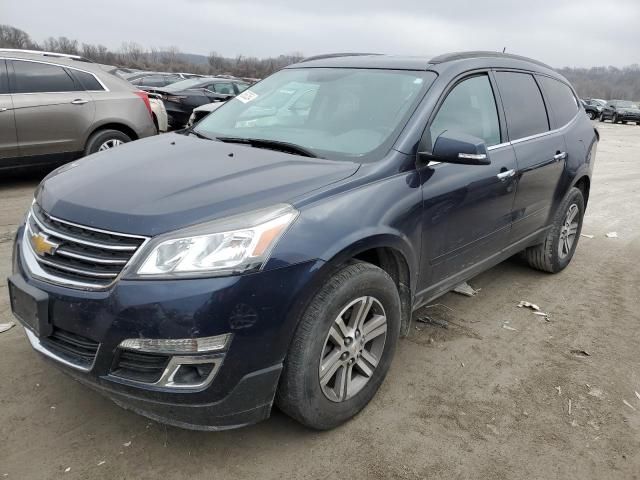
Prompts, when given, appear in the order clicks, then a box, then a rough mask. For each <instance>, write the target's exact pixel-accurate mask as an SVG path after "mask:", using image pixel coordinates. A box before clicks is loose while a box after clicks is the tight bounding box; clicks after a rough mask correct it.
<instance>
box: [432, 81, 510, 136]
mask: <svg viewBox="0 0 640 480" xmlns="http://www.w3.org/2000/svg"><path fill="white" fill-rule="evenodd" d="M445 130H448V131H452V132H459V133H466V134H467V135H473V136H474V137H477V138H481V139H483V140H484V141H485V143H486V144H487V146H491V145H497V144H498V143H500V123H499V122H498V110H497V108H496V101H495V98H494V96H493V89H492V88H491V83H490V82H489V78H488V77H487V76H486V75H480V76H477V77H472V78H469V79H467V80H464V81H462V82H461V83H459V84H458V85H456V86H455V87H454V88H453V90H451V92H450V93H449V95H448V96H447V98H446V99H445V101H444V102H443V103H442V106H441V107H440V110H438V113H437V114H436V117H435V119H434V120H433V123H432V124H431V128H430V133H431V142H432V143H435V141H436V139H437V138H438V136H440V134H441V133H442V132H444V131H445Z"/></svg>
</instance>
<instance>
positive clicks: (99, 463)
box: [98, 460, 107, 467]
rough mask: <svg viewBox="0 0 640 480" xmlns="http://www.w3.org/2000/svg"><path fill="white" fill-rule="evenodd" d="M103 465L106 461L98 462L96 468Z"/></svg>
mask: <svg viewBox="0 0 640 480" xmlns="http://www.w3.org/2000/svg"><path fill="white" fill-rule="evenodd" d="M105 463H107V461H106V460H100V461H99V462H98V466H99V467H100V466H102V465H104V464H105Z"/></svg>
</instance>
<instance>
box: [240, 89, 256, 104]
mask: <svg viewBox="0 0 640 480" xmlns="http://www.w3.org/2000/svg"><path fill="white" fill-rule="evenodd" d="M236 98H237V99H238V100H240V101H241V102H242V103H249V102H250V101H252V100H255V99H256V98H258V94H257V93H253V92H252V91H251V90H245V91H244V92H242V93H241V94H240V95H238V96H237V97H236Z"/></svg>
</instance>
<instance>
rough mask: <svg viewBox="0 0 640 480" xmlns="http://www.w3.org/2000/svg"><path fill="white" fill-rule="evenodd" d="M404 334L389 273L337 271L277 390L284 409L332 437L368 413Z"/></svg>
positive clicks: (306, 319) (355, 267)
mask: <svg viewBox="0 0 640 480" xmlns="http://www.w3.org/2000/svg"><path fill="white" fill-rule="evenodd" d="M399 333H400V297H399V295H398V290H397V288H396V285H395V282H394V281H393V280H392V279H391V277H390V276H389V275H388V274H387V273H386V272H385V271H384V270H382V269H380V268H378V267H376V266H374V265H371V264H369V263H364V262H353V263H350V264H348V265H346V266H344V267H343V268H341V269H340V270H338V271H337V272H336V273H335V274H334V275H333V276H332V277H331V278H330V279H329V281H328V282H327V283H326V284H325V285H324V286H323V287H322V288H321V289H320V290H319V291H318V293H317V294H316V295H315V297H314V298H313V300H312V301H311V303H310V305H309V306H308V307H307V309H306V311H305V313H304V315H303V317H302V319H301V320H300V324H299V325H298V328H297V330H296V333H295V336H294V339H293V342H292V344H291V347H290V349H289V353H288V355H287V358H286V360H285V364H284V370H283V372H282V377H281V380H280V385H279V387H278V394H277V396H276V403H277V405H278V407H279V408H280V409H281V410H282V411H283V412H285V413H286V414H288V415H289V416H291V417H293V418H295V419H296V420H298V421H299V422H301V423H302V424H304V425H306V426H308V427H311V428H315V429H318V430H327V429H330V428H334V427H337V426H338V425H340V424H342V423H344V422H346V421H347V420H349V419H350V418H352V417H353V416H355V415H356V414H357V413H358V412H359V411H360V410H362V409H363V408H364V407H365V406H366V405H367V404H368V403H369V401H370V400H371V399H372V398H373V396H374V395H375V393H376V392H377V391H378V388H379V387H380V385H381V384H382V381H383V380H384V377H385V375H386V374H387V371H388V370H389V366H390V365H391V360H392V358H393V354H394V352H395V348H396V343H397V340H398V335H399Z"/></svg>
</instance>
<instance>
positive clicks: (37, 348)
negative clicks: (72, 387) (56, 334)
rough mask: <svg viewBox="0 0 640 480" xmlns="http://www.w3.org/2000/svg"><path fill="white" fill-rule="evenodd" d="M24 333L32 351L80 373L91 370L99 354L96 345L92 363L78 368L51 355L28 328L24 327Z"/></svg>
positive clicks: (53, 354) (57, 356)
mask: <svg viewBox="0 0 640 480" xmlns="http://www.w3.org/2000/svg"><path fill="white" fill-rule="evenodd" d="M24 331H25V333H26V334H27V339H29V343H30V344H31V347H33V349H34V350H35V351H37V352H40V353H41V354H43V355H44V356H46V357H49V358H51V359H53V360H55V361H56V362H60V363H62V364H63V365H66V366H67V367H70V368H74V369H76V370H80V371H81V372H89V371H91V369H92V368H93V366H94V365H95V363H96V358H98V353H99V352H100V345H99V344H98V350H97V351H96V356H95V357H94V358H93V362H91V365H89V366H88V367H83V366H80V365H78V364H76V363H73V362H70V361H69V360H66V359H64V358H62V357H60V356H59V355H56V354H55V353H53V352H52V351H51V350H49V349H47V348H46V347H45V346H44V345H42V342H41V341H40V339H39V338H38V336H37V335H36V334H35V333H33V332H32V331H31V330H29V329H28V328H26V327H25V328H24Z"/></svg>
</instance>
